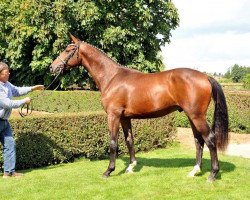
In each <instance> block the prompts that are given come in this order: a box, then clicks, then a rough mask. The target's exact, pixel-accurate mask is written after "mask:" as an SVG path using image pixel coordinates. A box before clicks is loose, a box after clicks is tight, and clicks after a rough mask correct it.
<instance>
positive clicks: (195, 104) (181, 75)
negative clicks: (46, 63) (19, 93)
mask: <svg viewBox="0 0 250 200" xmlns="http://www.w3.org/2000/svg"><path fill="white" fill-rule="evenodd" d="M71 39H72V40H73V44H70V45H68V46H67V47H66V49H65V50H64V51H63V52H62V53H61V54H60V55H59V56H58V57H57V58H56V59H55V60H54V62H53V63H52V64H51V72H52V73H55V74H57V73H60V72H61V71H62V70H64V69H65V68H69V69H71V68H74V67H77V66H84V67H85V68H86V70H87V71H88V72H89V73H90V75H91V76H92V78H93V79H94V81H95V83H96V85H97V86H98V88H99V90H100V92H101V102H102V105H103V108H104V110H105V111H106V113H107V117H108V127H109V132H110V162H109V166H108V169H107V170H106V171H105V172H104V173H103V176H104V177H109V176H110V174H111V172H112V171H114V170H115V161H116V154H117V152H116V149H117V145H118V144H117V140H118V131H119V124H121V126H122V129H123V132H124V136H125V141H126V144H127V147H128V151H129V154H130V165H129V167H128V168H127V170H126V172H131V171H133V168H134V167H135V166H136V158H135V150H134V145H133V133H132V126H131V119H134V118H137V119H144V118H153V117H161V116H164V115H167V114H169V113H171V112H173V111H176V110H179V111H180V110H181V111H184V112H185V114H186V115H187V117H188V119H189V121H190V124H191V127H192V130H193V135H194V139H195V145H196V163H195V166H194V168H193V170H192V171H191V172H190V173H189V176H195V175H196V174H197V173H199V172H200V171H201V164H202V155H203V147H204V143H205V144H206V145H207V147H208V149H209V151H210V157H211V173H210V175H209V177H208V180H209V181H213V180H215V178H216V175H217V173H218V171H219V162H218V156H217V149H219V150H225V149H226V147H227V144H228V112H227V104H226V100H225V96H224V93H223V90H222V88H221V87H220V85H219V84H218V82H217V81H216V80H215V79H214V78H212V77H209V76H208V75H206V74H203V73H201V72H199V71H196V70H193V69H188V68H178V69H172V70H167V71H164V72H159V73H152V74H146V73H142V72H139V71H137V70H134V69H129V68H127V67H124V66H122V65H120V64H118V63H117V62H115V61H114V60H112V59H111V58H109V57H108V56H107V55H106V54H105V53H103V52H102V51H101V50H99V49H98V48H96V47H94V46H92V45H90V44H88V43H86V42H83V41H80V40H78V39H77V38H75V37H74V36H72V35H71ZM211 98H213V100H214V102H215V111H214V122H213V126H212V128H210V127H209V125H208V123H207V120H206V112H207V109H208V106H209V104H210V101H211ZM152 134H153V133H152Z"/></svg>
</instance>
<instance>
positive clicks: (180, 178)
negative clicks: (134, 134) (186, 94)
mask: <svg viewBox="0 0 250 200" xmlns="http://www.w3.org/2000/svg"><path fill="white" fill-rule="evenodd" d="M194 157H195V151H192V150H191V151H190V150H188V149H185V148H184V147H179V146H176V147H170V148H168V149H159V150H155V151H151V152H148V153H138V154H137V160H138V165H137V167H136V170H135V173H133V174H124V171H125V168H126V166H127V165H128V157H127V156H124V157H119V158H118V159H117V167H116V171H115V172H113V173H112V175H111V177H110V178H108V179H103V178H102V176H101V175H102V172H104V170H105V169H106V167H107V165H108V160H96V161H90V160H88V159H80V160H78V161H76V162H74V163H68V164H61V165H55V166H50V167H45V168H39V169H31V170H26V171H23V172H24V173H25V176H24V177H22V178H19V179H14V178H12V179H7V180H6V179H0V199H4V200H8V199H11V200H14V199H25V200H29V199H34V200H39V199H42V200H46V199H48V200H52V199H56V200H58V199H84V200H85V199H86V200H88V199H112V200H116V199H119V200H122V199H142V200H144V199H227V200H228V199H233V200H235V199H240V200H243V199H250V189H249V188H250V159H245V158H240V157H233V156H225V155H222V154H220V155H219V159H220V166H221V171H220V173H219V177H218V180H216V181H215V182H213V183H210V182H207V177H208V175H209V171H210V159H209V155H208V152H204V162H203V173H202V174H201V175H200V176H197V177H195V178H188V177H187V174H188V172H189V171H191V170H192V167H193V164H194Z"/></svg>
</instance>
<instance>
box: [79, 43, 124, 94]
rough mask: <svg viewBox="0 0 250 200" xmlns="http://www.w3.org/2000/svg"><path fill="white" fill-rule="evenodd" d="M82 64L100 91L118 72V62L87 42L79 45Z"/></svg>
mask: <svg viewBox="0 0 250 200" xmlns="http://www.w3.org/2000/svg"><path fill="white" fill-rule="evenodd" d="M79 51H80V52H79V53H80V55H81V62H82V66H85V68H86V69H87V71H88V72H89V73H90V75H91V76H92V78H93V79H94V81H95V83H96V84H97V86H98V88H99V90H100V91H101V92H102V91H104V90H105V88H107V86H108V84H109V83H110V81H111V80H112V79H113V77H114V76H115V75H116V74H117V73H118V70H119V68H120V67H119V64H117V63H116V62H115V61H113V60H112V59H111V58H109V57H108V56H107V55H106V54H105V53H103V52H102V51H101V50H99V49H97V48H96V47H93V46H92V45H90V44H88V43H85V42H84V43H82V44H81V45H80V50H79Z"/></svg>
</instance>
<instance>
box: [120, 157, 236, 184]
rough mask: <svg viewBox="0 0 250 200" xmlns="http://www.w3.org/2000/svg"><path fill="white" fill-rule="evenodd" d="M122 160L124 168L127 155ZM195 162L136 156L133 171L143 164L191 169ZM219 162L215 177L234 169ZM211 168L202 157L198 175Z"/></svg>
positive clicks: (139, 169)
mask: <svg viewBox="0 0 250 200" xmlns="http://www.w3.org/2000/svg"><path fill="white" fill-rule="evenodd" d="M120 159H121V160H122V161H123V162H125V165H126V168H127V167H128V165H129V158H128V157H121V158H120ZM194 164H195V159H191V158H145V157H137V165H136V167H135V168H134V172H140V171H141V170H142V168H143V167H144V166H147V167H155V168H183V167H190V171H191V170H192V169H193V166H194ZM219 164H220V172H219V174H218V175H217V179H220V177H221V172H222V173H228V172H231V171H234V170H235V167H236V166H235V165H234V164H233V163H230V162H224V161H219ZM126 168H124V169H123V170H121V171H120V172H119V173H118V175H121V174H124V173H125V170H126ZM210 170H211V162H210V159H205V158H203V160H202V172H201V173H200V174H199V175H200V176H202V175H204V174H205V173H207V172H210Z"/></svg>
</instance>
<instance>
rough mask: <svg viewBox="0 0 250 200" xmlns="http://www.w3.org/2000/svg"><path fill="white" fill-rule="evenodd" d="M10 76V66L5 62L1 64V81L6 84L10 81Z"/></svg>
mask: <svg viewBox="0 0 250 200" xmlns="http://www.w3.org/2000/svg"><path fill="white" fill-rule="evenodd" d="M9 76H10V72H9V66H8V65H7V64H6V63H4V62H0V81H1V82H3V83H5V82H6V81H8V80H9Z"/></svg>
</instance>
